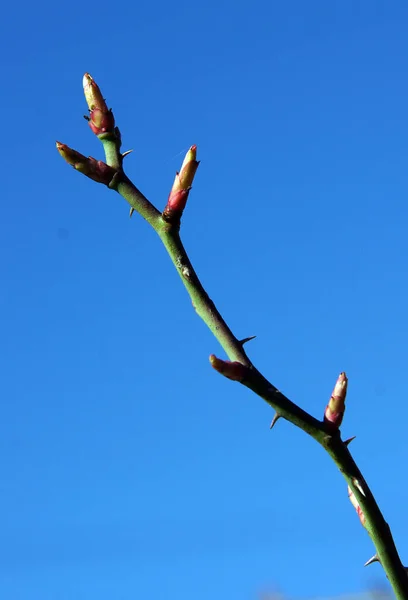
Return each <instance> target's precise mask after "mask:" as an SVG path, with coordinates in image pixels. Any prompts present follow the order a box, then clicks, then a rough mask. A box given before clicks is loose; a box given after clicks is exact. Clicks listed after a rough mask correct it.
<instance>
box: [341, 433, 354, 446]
mask: <svg viewBox="0 0 408 600" xmlns="http://www.w3.org/2000/svg"><path fill="white" fill-rule="evenodd" d="M356 437H357V436H356V435H353V437H351V438H348V440H345V441H344V444H345V445H346V446H348V445H349V444H351V442H352V441H353V440H355V439H356Z"/></svg>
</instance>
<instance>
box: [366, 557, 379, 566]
mask: <svg viewBox="0 0 408 600" xmlns="http://www.w3.org/2000/svg"><path fill="white" fill-rule="evenodd" d="M375 562H379V563H380V564H381V561H380V559H379V557H378V554H374V556H372V557H371V558H369V559H368V561H367V562H366V563H365V564H364V566H365V567H368V566H369V565H372V564H373V563H375Z"/></svg>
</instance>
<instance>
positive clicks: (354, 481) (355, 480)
mask: <svg viewBox="0 0 408 600" xmlns="http://www.w3.org/2000/svg"><path fill="white" fill-rule="evenodd" d="M352 481H353V484H354V485H355V486H356V488H357V489H358V491H359V492H360V494H361V495H362V496H364V498H365V492H364V490H363V488H362V486H361V483H360V482H359V480H358V479H357V477H353V479H352Z"/></svg>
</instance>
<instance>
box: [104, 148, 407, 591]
mask: <svg viewBox="0 0 408 600" xmlns="http://www.w3.org/2000/svg"><path fill="white" fill-rule="evenodd" d="M104 148H105V152H106V162H107V164H110V166H114V167H115V168H117V169H118V173H117V175H118V177H117V178H116V180H115V178H114V181H113V182H112V184H111V186H110V187H111V188H112V189H115V190H116V191H118V192H119V193H120V194H121V195H122V196H123V197H124V198H125V199H126V200H127V201H128V202H129V204H130V205H131V206H132V207H133V208H134V209H135V210H136V211H137V212H138V213H139V214H141V215H142V216H143V217H144V218H145V219H146V221H147V222H148V223H150V225H151V226H152V227H153V228H154V230H155V231H156V232H157V234H158V235H159V237H160V239H161V241H162V242H163V244H164V246H165V248H166V250H167V252H168V254H169V256H170V258H171V260H172V262H173V264H174V266H175V268H176V270H177V272H178V274H179V276H180V278H181V280H182V282H183V284H184V286H185V288H186V290H187V292H188V294H189V295H190V298H191V300H192V303H193V306H194V308H195V310H196V312H197V314H198V315H199V316H200V317H201V318H202V319H203V321H204V323H205V324H206V325H207V326H208V328H209V329H210V330H211V331H212V333H213V334H214V336H215V338H216V339H217V340H218V342H219V343H220V344H221V346H222V347H223V349H224V350H225V352H226V354H227V356H228V358H229V359H230V360H232V361H238V362H240V363H242V364H243V365H245V366H246V367H247V377H246V379H245V380H244V381H243V382H242V383H243V384H244V385H245V386H246V387H248V388H249V389H251V390H252V391H253V392H255V393H256V394H257V395H258V396H260V397H261V398H263V400H265V401H266V402H267V403H268V404H270V405H271V406H272V407H273V408H274V409H275V410H276V412H277V414H278V415H279V416H281V417H283V418H285V419H286V420H288V421H290V422H291V423H293V424H294V425H296V426H297V427H299V428H300V429H302V430H303V431H305V432H306V433H308V434H309V435H311V436H312V437H313V438H314V439H315V440H316V441H317V442H318V443H319V444H320V445H321V446H323V448H324V449H325V450H326V451H327V452H328V454H329V455H330V456H331V458H332V459H333V461H334V462H335V464H336V465H337V466H338V468H339V469H340V471H341V473H342V475H343V477H344V478H345V480H346V481H347V483H348V485H349V486H350V488H351V490H352V491H353V493H354V495H355V497H356V499H357V501H358V503H359V505H360V508H361V509H362V511H363V514H364V516H365V528H366V529H367V532H368V534H369V536H370V538H371V540H372V542H373V544H374V546H375V548H376V551H377V556H378V558H379V561H380V562H381V564H382V566H383V568H384V571H385V573H386V575H387V577H388V579H389V581H390V584H391V586H392V588H393V590H394V593H395V596H396V598H397V599H398V600H408V577H407V572H406V570H405V567H404V566H403V564H402V563H401V559H400V557H399V555H398V551H397V548H396V546H395V542H394V540H393V537H392V534H391V530H390V527H389V525H388V523H387V522H386V521H385V519H384V517H383V515H382V513H381V511H380V509H379V507H378V505H377V503H376V501H375V499H374V496H373V494H372V493H371V490H370V488H369V487H368V485H367V483H366V481H365V479H364V477H363V476H362V474H361V472H360V470H359V468H358V467H357V465H356V463H355V461H354V459H353V457H352V456H351V454H350V451H349V449H348V447H347V444H345V443H344V442H343V441H342V440H341V437H340V432H339V431H338V430H337V431H335V432H333V431H331V430H329V429H328V427H327V426H326V424H325V423H324V422H323V421H319V420H317V419H315V418H314V417H313V416H312V415H310V414H309V413H307V412H306V411H304V410H303V409H301V408H300V407H299V406H297V404H295V403H294V402H292V401H291V400H289V398H287V397H286V396H285V395H284V394H282V393H281V392H280V391H279V390H278V389H277V388H276V387H275V386H274V385H272V384H271V383H270V382H269V381H268V380H267V379H266V378H265V377H264V376H263V375H262V374H261V373H260V372H259V371H258V370H257V369H256V368H255V367H254V365H253V364H252V362H251V361H250V359H249V358H248V356H247V354H246V352H245V350H244V348H243V342H242V341H240V340H238V338H236V337H235V335H234V334H233V333H232V331H231V329H230V328H229V327H228V325H227V323H226V322H225V321H224V319H223V318H222V316H221V314H220V313H219V311H218V310H217V308H216V306H215V304H214V302H213V301H212V300H211V298H210V297H209V296H208V294H207V292H206V291H205V289H204V287H203V285H202V284H201V282H200V280H199V278H198V276H197V274H196V272H195V270H194V268H193V266H192V264H191V262H190V259H189V258H188V255H187V252H186V250H185V248H184V246H183V244H182V241H181V239H180V235H179V226H178V225H175V224H171V223H168V222H166V221H165V220H164V219H163V218H162V216H161V213H160V212H159V211H158V210H157V209H156V208H155V207H154V206H153V204H151V202H150V201H149V200H148V199H147V198H146V197H145V196H144V195H143V194H142V193H141V192H140V191H139V190H138V189H137V188H136V186H135V185H134V184H133V183H132V182H131V181H130V180H129V179H128V178H127V177H126V175H125V174H124V173H123V171H122V167H121V165H122V162H121V158H122V157H121V155H120V154H119V144H114V143H112V141H111V140H106V141H105V142H104ZM361 489H362V490H363V493H361Z"/></svg>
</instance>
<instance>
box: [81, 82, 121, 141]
mask: <svg viewBox="0 0 408 600" xmlns="http://www.w3.org/2000/svg"><path fill="white" fill-rule="evenodd" d="M83 87H84V94H85V100H86V102H87V104H88V108H89V117H87V119H88V121H89V127H90V128H91V129H92V131H93V132H94V134H95V135H102V134H104V133H112V132H113V131H114V128H115V119H114V116H113V113H112V111H111V110H110V109H109V108H108V106H107V104H106V102H105V99H104V97H103V96H102V92H101V90H100V89H99V86H98V85H97V84H96V82H95V81H94V80H93V78H92V77H91V75H89V73H85V75H84V78H83Z"/></svg>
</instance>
